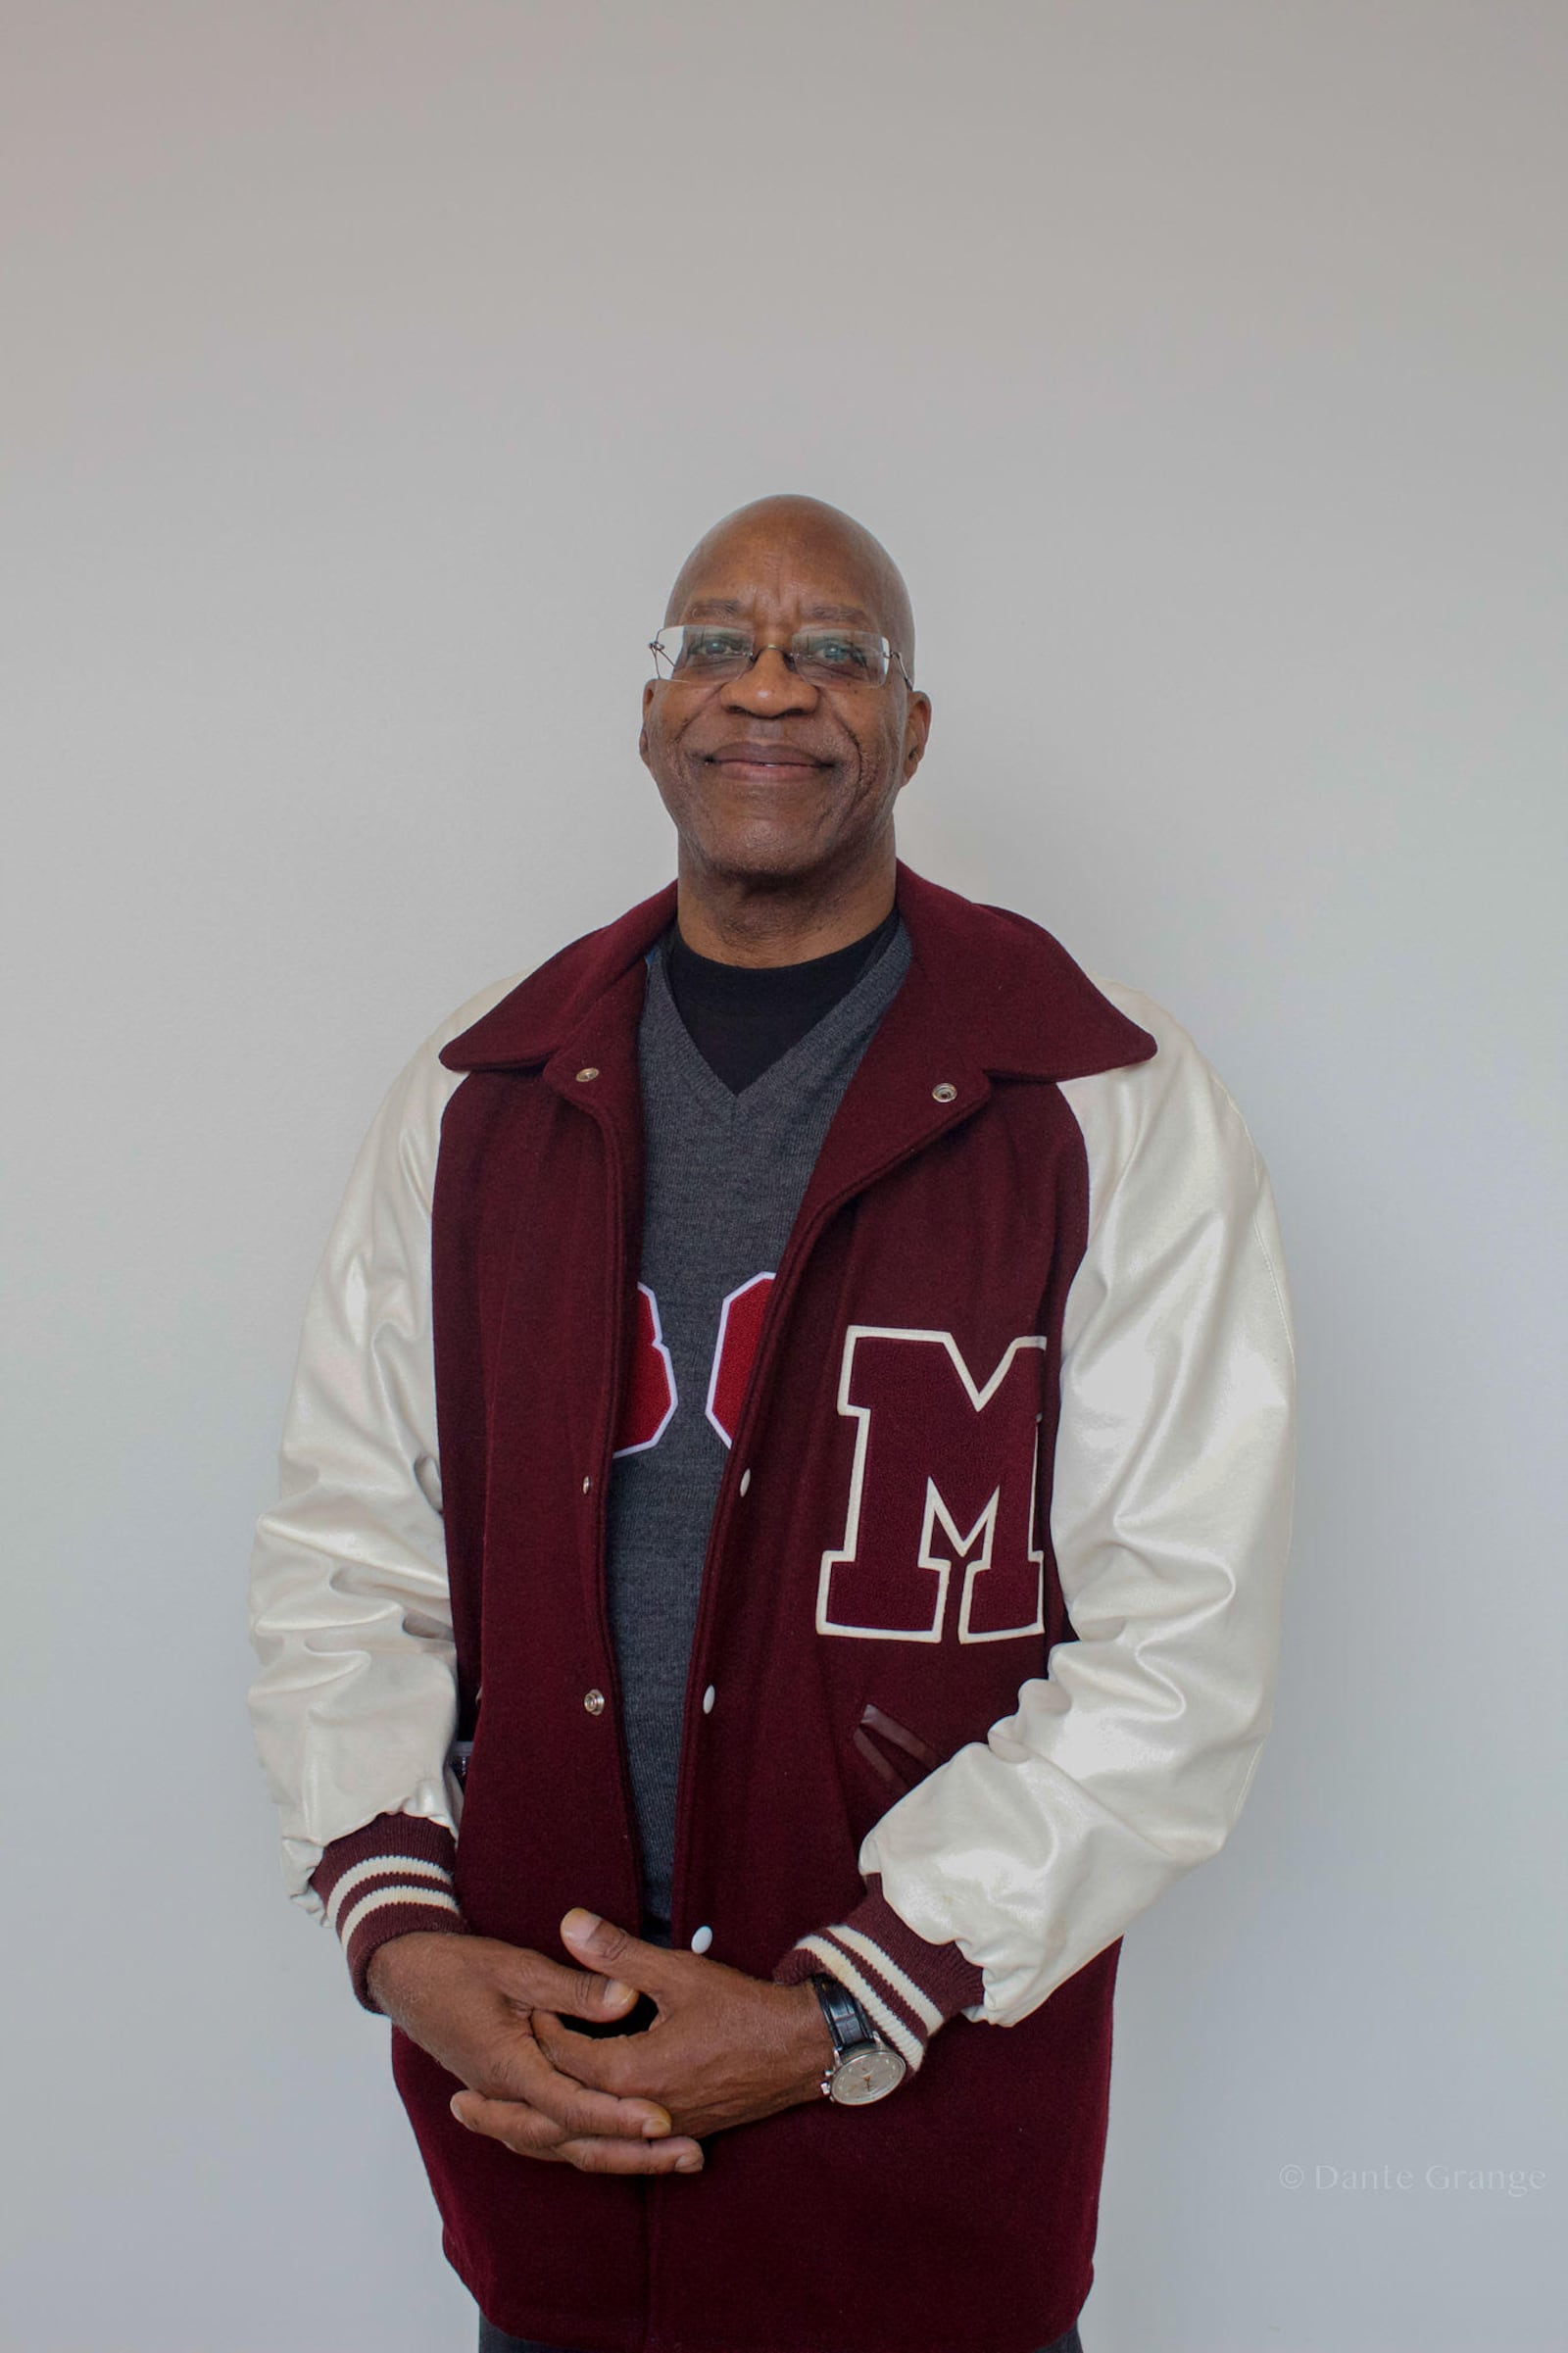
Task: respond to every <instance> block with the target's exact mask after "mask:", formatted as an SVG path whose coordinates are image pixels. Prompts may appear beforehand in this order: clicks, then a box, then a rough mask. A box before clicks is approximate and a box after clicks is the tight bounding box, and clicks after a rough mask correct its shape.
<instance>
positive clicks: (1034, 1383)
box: [816, 1324, 1046, 1642]
mask: <svg viewBox="0 0 1568 2353" xmlns="http://www.w3.org/2000/svg"><path fill="white" fill-rule="evenodd" d="M1045 1350H1046V1342H1045V1339H1044V1337H1043V1336H1041V1335H1039V1334H1030V1335H1028V1336H1026V1337H1025V1338H1022V1339H1019V1340H1014V1341H1011V1342H1010V1343H1009V1344H1008V1346H1007V1348H1006V1350H1005V1353H1004V1355H1003V1358H1002V1361H1001V1363H1000V1364H999V1365H998V1366H997V1369H996V1371H995V1372H994V1373H993V1374H992V1376H991V1378H990V1380H989V1381H988V1382H987V1383H986V1384H985V1387H984V1388H983V1389H982V1388H980V1387H979V1386H978V1385H977V1384H976V1382H975V1380H974V1378H973V1376H972V1375H971V1373H970V1371H969V1367H968V1366H967V1364H965V1362H964V1360H963V1357H962V1356H961V1354H960V1353H959V1351H958V1347H957V1343H956V1341H955V1340H954V1337H953V1335H952V1333H951V1332H907V1331H898V1330H892V1331H887V1330H882V1329H879V1328H877V1327H875V1326H872V1325H869V1324H852V1325H851V1326H850V1328H849V1330H848V1332H846V1334H845V1336H844V1362H843V1366H842V1369H841V1371H840V1374H839V1411H840V1413H842V1414H845V1415H847V1416H848V1417H850V1418H851V1419H852V1420H853V1421H854V1422H855V1424H856V1431H855V1464H854V1468H853V1469H852V1471H851V1474H850V1507H849V1516H848V1518H847V1520H846V1523H845V1529H844V1543H843V1544H842V1546H841V1547H840V1548H839V1549H838V1550H836V1551H832V1552H824V1553H823V1555H822V1576H821V1582H820V1584H819V1586H818V1589H817V1602H816V1631H817V1633H818V1634H843V1635H858V1636H863V1637H866V1638H872V1637H877V1638H880V1639H881V1640H882V1641H884V1642H889V1641H891V1642H941V1640H942V1635H943V1628H944V1624H945V1621H946V1618H947V1609H948V1588H949V1586H950V1584H951V1583H952V1580H953V1572H954V1570H955V1568H956V1567H957V1566H958V1565H959V1563H960V1562H961V1563H962V1566H963V1585H962V1591H961V1593H960V1594H959V1598H958V1608H957V1617H958V1640H959V1642H1003V1641H1005V1640H1006V1639H1007V1638H1008V1637H1009V1636H1012V1635H1020V1634H1040V1633H1041V1632H1043V1631H1044V1627H1045V1611H1044V1604H1045V1590H1044V1589H1045V1565H1044V1564H1045V1554H1044V1551H1043V1549H1042V1547H1041V1545H1040V1543H1039V1541H1038V1536H1037V1530H1036V1519H1035V1515H1036V1495H1037V1492H1038V1484H1039V1474H1040V1424H1041V1419H1042V1416H1043V1414H1044V1411H1045V1394H1044V1380H1045Z"/></svg>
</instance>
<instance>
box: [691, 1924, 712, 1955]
mask: <svg viewBox="0 0 1568 2353" xmlns="http://www.w3.org/2000/svg"><path fill="white" fill-rule="evenodd" d="M712 1941H713V1932H712V1930H711V1928H700V1929H699V1930H698V1932H697V1934H696V1936H694V1937H693V1938H692V1950H693V1952H707V1950H708V1948H709V1946H710V1945H711V1943H712Z"/></svg>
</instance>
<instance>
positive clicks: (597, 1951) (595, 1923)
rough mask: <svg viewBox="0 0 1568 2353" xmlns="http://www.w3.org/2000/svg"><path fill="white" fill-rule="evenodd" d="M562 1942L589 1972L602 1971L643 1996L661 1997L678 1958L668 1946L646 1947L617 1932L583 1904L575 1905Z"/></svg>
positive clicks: (626, 1933) (564, 1924) (639, 1940)
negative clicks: (654, 1994) (648, 1994)
mask: <svg viewBox="0 0 1568 2353" xmlns="http://www.w3.org/2000/svg"><path fill="white" fill-rule="evenodd" d="M561 1940H562V1942H563V1943H564V1945H565V1947H566V1950H567V1951H568V1952H569V1953H573V1954H575V1956H576V1957H577V1959H578V1960H580V1961H582V1962H584V1963H585V1964H586V1966H587V1967H588V1968H589V1969H592V1970H602V1971H603V1972H604V1974H605V1975H606V1976H607V1977H611V1976H613V1977H614V1978H617V1979H619V1980H620V1982H621V1983H622V1984H624V1985H635V1986H637V1987H638V1989H639V1990H640V1991H641V1992H644V1993H657V1992H658V1991H659V1989H660V1987H661V1986H667V1985H668V1984H669V1982H670V1962H671V1960H672V1959H673V1958H674V1957H675V1956H674V1955H672V1954H671V1953H670V1952H669V1951H668V1950H667V1948H666V1947H665V1946H664V1945H662V1944H646V1943H644V1941H643V1939H642V1937H641V1936H633V1935H632V1933H631V1931H630V1930H629V1929H623V1928H617V1927H616V1926H615V1924H614V1922H613V1920H602V1919H601V1918H600V1917H599V1914H598V1913H597V1912H587V1911H584V1910H583V1908H582V1906H581V1905H580V1904H575V1905H573V1907H572V1909H571V1910H570V1911H569V1912H568V1913H567V1914H566V1915H565V1917H564V1920H563V1921H562V1923H561Z"/></svg>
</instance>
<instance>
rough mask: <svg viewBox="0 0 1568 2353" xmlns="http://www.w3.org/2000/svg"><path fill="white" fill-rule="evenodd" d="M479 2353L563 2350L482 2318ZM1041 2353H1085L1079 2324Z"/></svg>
mask: <svg viewBox="0 0 1568 2353" xmlns="http://www.w3.org/2000/svg"><path fill="white" fill-rule="evenodd" d="M479 2353H562V2348H561V2347H560V2346H559V2345H541V2344H536V2343H535V2342H534V2339H533V2338H532V2337H531V2336H508V2334H507V2332H506V2330H505V2329H504V2328H496V2327H495V2325H494V2324H493V2322H490V2321H487V2320H485V2319H483V2318H482V2317H481V2319H480V2322H479ZM1040 2353H1084V2349H1083V2346H1082V2344H1081V2343H1080V2341H1079V2337H1078V2325H1077V2323H1076V2322H1074V2324H1073V2326H1072V2327H1071V2328H1069V2329H1068V2331H1067V2333H1066V2335H1065V2336H1058V2337H1057V2338H1056V2339H1055V2341H1054V2343H1053V2344H1049V2345H1042V2346H1041V2348H1040Z"/></svg>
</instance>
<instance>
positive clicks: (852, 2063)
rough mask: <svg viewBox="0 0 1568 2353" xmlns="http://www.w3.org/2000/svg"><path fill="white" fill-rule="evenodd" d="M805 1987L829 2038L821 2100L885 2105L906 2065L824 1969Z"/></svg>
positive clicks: (850, 2105) (845, 1989) (846, 1990)
mask: <svg viewBox="0 0 1568 2353" xmlns="http://www.w3.org/2000/svg"><path fill="white" fill-rule="evenodd" d="M810 1982H811V1984H812V1985H814V1986H815V1988H816V1998H817V2000H818V2001H819V2002H820V2003H821V2005H822V2015H823V2017H824V2018H825V2019H826V2020H827V2031H828V2033H829V2034H831V2035H832V2037H833V2058H832V2061H831V2063H830V2065H829V2066H828V2067H827V2068H826V2069H825V2070H824V2071H823V2075H822V2082H821V2086H820V2088H821V2092H822V2097H823V2098H824V2099H830V2100H837V2101H838V2102H839V2104H840V2106H841V2107H846V2108H864V2107H866V2106H867V2105H868V2104H869V2103H870V2102H871V2101H872V2100H883V2099H886V2098H887V2095H888V2093H889V2092H890V2091H896V2090H897V2089H898V2087H899V2085H900V2084H901V2083H903V2081H904V2079H905V2076H906V2074H907V2067H906V2064H905V2061H904V2060H903V2059H902V2058H901V2057H900V2055H899V2053H898V2052H897V2051H896V2050H894V2049H893V2047H892V2045H891V2044H890V2043H887V2042H884V2041H883V2039H882V2037H881V2035H880V2034H878V2033H877V2031H876V2029H875V2027H873V2026H872V2024H871V2021H870V2020H869V2019H868V2018H867V2016H866V2014H865V2012H864V2011H863V2010H862V2009H861V2007H860V2005H859V2003H858V2001H857V2000H856V1998H855V1996H854V1994H853V1993H852V1992H851V1991H850V1989H849V1987H848V1985H843V1984H841V1982H840V1981H839V1979H837V1978H836V1977H833V1976H831V1975H830V1974H829V1972H828V1971H827V1970H825V1969H819V1970H817V1971H816V1972H815V1973H814V1975H813V1976H812V1978H811V1981H810Z"/></svg>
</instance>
